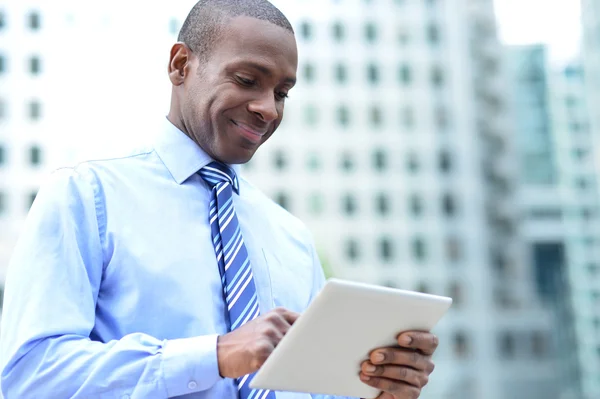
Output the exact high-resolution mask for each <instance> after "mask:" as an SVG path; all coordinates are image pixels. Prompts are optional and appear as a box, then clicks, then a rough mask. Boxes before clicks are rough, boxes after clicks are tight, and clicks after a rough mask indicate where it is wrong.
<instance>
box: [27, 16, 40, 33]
mask: <svg viewBox="0 0 600 399" xmlns="http://www.w3.org/2000/svg"><path fill="white" fill-rule="evenodd" d="M27 25H28V26H29V29H31V30H39V29H40V25H41V24H40V14H39V13H38V12H37V11H32V12H30V13H29V16H28V17H27Z"/></svg>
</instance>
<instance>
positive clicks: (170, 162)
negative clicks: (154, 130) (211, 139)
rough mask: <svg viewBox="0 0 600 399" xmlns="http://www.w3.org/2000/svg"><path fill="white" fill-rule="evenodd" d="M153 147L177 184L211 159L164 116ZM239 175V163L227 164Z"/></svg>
mask: <svg viewBox="0 0 600 399" xmlns="http://www.w3.org/2000/svg"><path fill="white" fill-rule="evenodd" d="M154 149H155V151H156V153H157V154H158V156H159V157H160V159H161V160H162V162H163V163H164V164H165V166H166V168H167V169H168V170H169V173H171V176H173V180H175V181H176V182H177V184H182V183H183V182H185V181H186V180H187V179H189V178H190V176H192V175H193V174H195V173H197V172H198V171H199V170H200V169H201V168H203V167H204V166H206V165H208V164H209V163H211V162H212V161H214V159H212V158H211V157H210V156H209V155H208V154H207V153H206V152H205V151H204V150H203V149H202V148H200V146H199V145H197V144H196V143H195V142H194V141H192V139H190V138H189V137H188V136H187V135H186V134H185V133H183V132H182V131H181V130H179V129H178V128H177V127H176V126H175V125H173V123H171V121H169V120H168V119H167V118H166V117H165V118H164V121H163V123H162V126H161V128H160V131H159V132H158V135H157V137H156V139H155V143H154ZM228 166H229V167H231V168H232V169H233V170H234V171H235V173H236V175H237V176H238V179H239V176H240V171H241V165H237V164H236V165H228Z"/></svg>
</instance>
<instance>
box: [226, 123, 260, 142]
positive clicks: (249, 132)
mask: <svg viewBox="0 0 600 399" xmlns="http://www.w3.org/2000/svg"><path fill="white" fill-rule="evenodd" d="M231 123H233V124H234V125H235V126H236V127H237V128H238V130H239V131H240V133H241V134H242V136H244V137H245V138H246V139H248V140H249V141H251V142H252V143H254V144H259V143H260V142H261V141H262V138H263V136H264V135H265V134H267V130H266V129H265V130H263V129H261V130H259V129H257V128H255V127H251V126H248V125H246V124H244V123H241V122H236V121H234V120H233V119H231Z"/></svg>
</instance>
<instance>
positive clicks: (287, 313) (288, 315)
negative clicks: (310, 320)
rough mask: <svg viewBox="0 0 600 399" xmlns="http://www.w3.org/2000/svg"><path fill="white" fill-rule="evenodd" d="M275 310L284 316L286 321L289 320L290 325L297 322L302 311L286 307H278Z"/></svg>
mask: <svg viewBox="0 0 600 399" xmlns="http://www.w3.org/2000/svg"><path fill="white" fill-rule="evenodd" d="M273 311H274V312H275V313H277V314H279V315H280V316H281V317H283V319H284V320H285V321H286V322H287V323H288V324H289V325H292V324H294V322H295V321H296V320H298V317H300V313H296V312H293V311H291V310H289V309H286V308H284V307H278V308H275V309H274V310H273Z"/></svg>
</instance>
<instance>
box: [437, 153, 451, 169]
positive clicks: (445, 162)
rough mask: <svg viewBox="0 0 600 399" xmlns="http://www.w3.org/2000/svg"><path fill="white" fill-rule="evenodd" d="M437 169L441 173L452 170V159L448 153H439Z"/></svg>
mask: <svg viewBox="0 0 600 399" xmlns="http://www.w3.org/2000/svg"><path fill="white" fill-rule="evenodd" d="M439 167H440V171H441V172H442V173H448V172H450V170H451V169H452V158H451V156H450V153H449V152H448V151H442V152H440V156H439Z"/></svg>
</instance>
